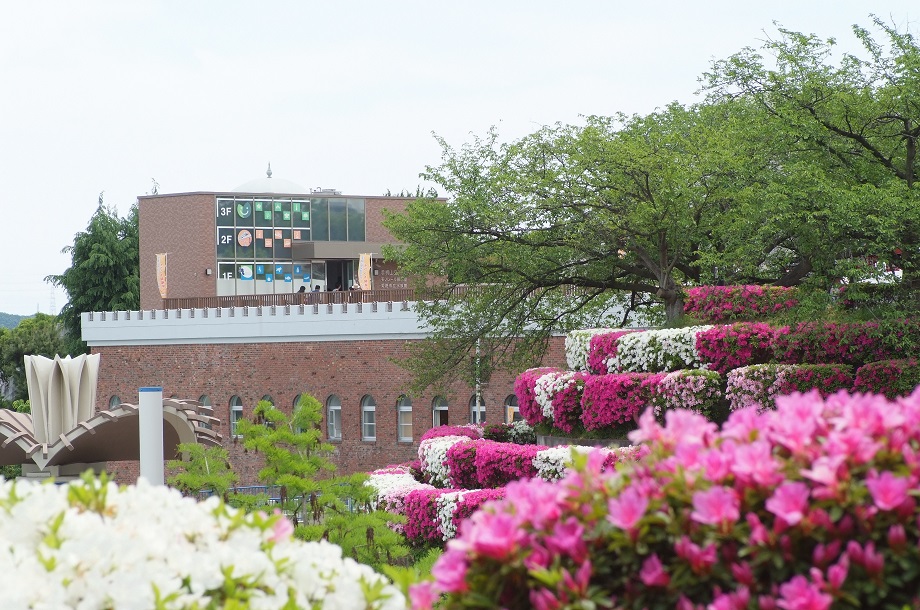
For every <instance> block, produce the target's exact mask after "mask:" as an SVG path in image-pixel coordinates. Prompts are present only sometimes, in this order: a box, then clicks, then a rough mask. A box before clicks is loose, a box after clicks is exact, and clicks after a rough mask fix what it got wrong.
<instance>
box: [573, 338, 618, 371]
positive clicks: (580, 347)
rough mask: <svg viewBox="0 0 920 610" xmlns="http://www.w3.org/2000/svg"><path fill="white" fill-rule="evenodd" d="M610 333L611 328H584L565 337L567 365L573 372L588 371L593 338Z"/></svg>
mask: <svg viewBox="0 0 920 610" xmlns="http://www.w3.org/2000/svg"><path fill="white" fill-rule="evenodd" d="M607 332H610V329H609V328H583V329H578V330H573V331H570V332H569V333H568V334H567V335H566V336H565V363H566V366H568V367H569V370H571V371H586V370H588V348H589V346H590V345H591V337H593V336H594V335H600V334H603V333H607Z"/></svg>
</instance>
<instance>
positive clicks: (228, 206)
mask: <svg viewBox="0 0 920 610" xmlns="http://www.w3.org/2000/svg"><path fill="white" fill-rule="evenodd" d="M217 226H218V227H232V226H233V200H232V199H218V200H217Z"/></svg>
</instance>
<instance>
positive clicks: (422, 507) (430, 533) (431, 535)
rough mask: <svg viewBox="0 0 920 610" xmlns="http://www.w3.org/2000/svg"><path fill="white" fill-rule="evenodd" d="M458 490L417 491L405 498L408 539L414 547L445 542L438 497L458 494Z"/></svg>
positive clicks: (405, 530)
mask: <svg viewBox="0 0 920 610" xmlns="http://www.w3.org/2000/svg"><path fill="white" fill-rule="evenodd" d="M458 491H460V490H458V489H415V490H413V491H411V492H409V494H408V495H406V498H405V508H406V525H405V529H404V532H405V534H406V538H408V540H409V542H410V543H412V544H413V545H414V546H424V545H426V544H430V543H433V542H440V541H441V540H443V535H442V534H441V522H440V520H439V518H438V502H437V500H438V497H440V496H442V495H444V494H450V493H456V492H458Z"/></svg>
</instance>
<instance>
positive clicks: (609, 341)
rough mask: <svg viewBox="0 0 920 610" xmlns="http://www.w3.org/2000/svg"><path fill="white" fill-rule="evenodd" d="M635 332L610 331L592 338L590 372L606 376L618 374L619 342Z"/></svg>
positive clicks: (589, 357) (589, 353) (589, 351)
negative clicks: (623, 337)
mask: <svg viewBox="0 0 920 610" xmlns="http://www.w3.org/2000/svg"><path fill="white" fill-rule="evenodd" d="M634 332H639V331H635V330H616V329H614V330H609V331H607V332H604V333H598V334H596V335H593V336H592V337H591V341H590V343H589V345H588V358H587V361H588V372H589V373H593V374H594V375H604V374H606V373H615V372H616V357H617V345H618V343H617V340H618V339H619V338H620V337H622V336H623V335H627V334H629V333H634Z"/></svg>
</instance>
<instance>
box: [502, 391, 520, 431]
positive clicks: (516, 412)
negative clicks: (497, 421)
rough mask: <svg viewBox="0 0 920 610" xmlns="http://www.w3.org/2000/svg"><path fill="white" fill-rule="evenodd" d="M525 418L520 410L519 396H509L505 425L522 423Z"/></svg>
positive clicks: (506, 405) (506, 401) (506, 400)
mask: <svg viewBox="0 0 920 610" xmlns="http://www.w3.org/2000/svg"><path fill="white" fill-rule="evenodd" d="M523 419H524V418H523V417H521V410H520V409H519V408H518V401H517V396H515V395H514V394H509V395H508V396H507V398H505V423H507V424H510V423H511V422H516V421H522V420H523Z"/></svg>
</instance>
